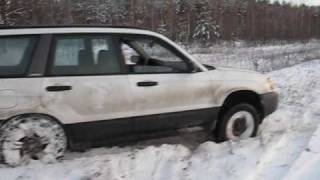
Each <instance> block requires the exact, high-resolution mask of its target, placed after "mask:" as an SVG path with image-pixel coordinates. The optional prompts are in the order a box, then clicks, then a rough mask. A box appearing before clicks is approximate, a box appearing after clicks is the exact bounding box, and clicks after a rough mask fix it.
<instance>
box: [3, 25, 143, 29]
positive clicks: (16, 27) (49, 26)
mask: <svg viewBox="0 0 320 180" xmlns="http://www.w3.org/2000/svg"><path fill="white" fill-rule="evenodd" d="M31 28H130V29H142V28H139V27H133V26H112V25H83V24H81V25H35V26H33V25H30V26H16V25H12V26H11V25H0V29H31Z"/></svg>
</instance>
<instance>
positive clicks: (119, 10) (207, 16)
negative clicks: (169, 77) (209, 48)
mask: <svg viewBox="0 0 320 180" xmlns="http://www.w3.org/2000/svg"><path fill="white" fill-rule="evenodd" d="M0 24H3V25H56V24H57V25H63V24H103V25H124V26H135V27H140V28H144V29H150V30H153V31H158V32H160V33H162V34H164V35H166V36H168V37H169V38H172V39H174V40H176V41H178V42H181V43H190V42H194V41H197V42H201V43H204V44H206V43H210V42H215V41H219V40H250V41H270V40H307V39H311V38H320V7H309V6H306V5H303V4H302V5H292V4H289V3H279V2H273V3H271V2H270V1H269V0H28V1H26V0H0Z"/></svg>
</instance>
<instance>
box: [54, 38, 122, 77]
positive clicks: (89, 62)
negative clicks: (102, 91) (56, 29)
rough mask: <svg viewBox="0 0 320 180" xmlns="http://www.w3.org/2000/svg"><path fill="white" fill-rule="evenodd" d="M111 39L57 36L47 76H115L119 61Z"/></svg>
mask: <svg viewBox="0 0 320 180" xmlns="http://www.w3.org/2000/svg"><path fill="white" fill-rule="evenodd" d="M117 52H118V51H117V50H116V48H115V46H114V44H113V39H112V37H111V36H100V35H99V36H95V35H84V36H81V35H80V36H74V35H63V36H57V37H56V38H55V41H54V47H53V48H52V52H51V54H52V64H51V66H50V68H49V72H48V73H49V75H53V76H68V75H104V74H119V73H120V72H121V69H120V61H119V55H118V53H117Z"/></svg>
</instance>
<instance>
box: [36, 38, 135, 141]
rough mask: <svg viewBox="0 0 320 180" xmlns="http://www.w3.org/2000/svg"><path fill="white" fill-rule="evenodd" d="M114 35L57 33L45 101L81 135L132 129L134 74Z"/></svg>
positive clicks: (112, 133) (99, 135) (46, 80)
mask: <svg viewBox="0 0 320 180" xmlns="http://www.w3.org/2000/svg"><path fill="white" fill-rule="evenodd" d="M115 43H117V42H116V41H114V38H113V36H112V35H101V34H99V35H95V34H77V35H56V36H54V37H53V43H52V46H51V52H50V58H49V59H50V60H49V64H48V68H47V72H46V76H47V77H46V78H45V79H44V82H43V87H42V90H43V94H44V96H43V98H42V101H43V104H45V106H46V108H47V110H48V111H49V112H50V114H53V115H55V116H56V117H57V118H58V119H59V120H61V121H62V122H63V123H65V124H67V126H69V127H70V128H69V129H71V131H72V133H76V134H77V135H80V136H77V137H78V138H85V139H86V138H87V139H86V140H90V139H92V138H93V139H99V138H104V137H106V136H109V135H121V134H126V133H129V132H130V131H131V124H130V123H131V122H130V121H129V120H128V119H127V118H128V117H130V115H131V98H130V97H131V96H130V88H129V86H128V84H129V79H128V76H127V75H126V74H124V73H123V64H121V61H120V60H119V57H120V56H119V55H120V53H119V49H118V48H117V47H118V46H117V45H116V44H115Z"/></svg>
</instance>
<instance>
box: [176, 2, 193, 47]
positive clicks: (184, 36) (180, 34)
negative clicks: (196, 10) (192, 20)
mask: <svg viewBox="0 0 320 180" xmlns="http://www.w3.org/2000/svg"><path fill="white" fill-rule="evenodd" d="M175 6H176V8H175V13H176V16H177V17H178V23H177V37H176V41H177V42H179V43H182V44H186V43H188V41H189V35H190V32H189V19H188V18H189V15H188V12H189V10H190V4H189V3H188V1H186V0H176V1H175Z"/></svg>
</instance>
